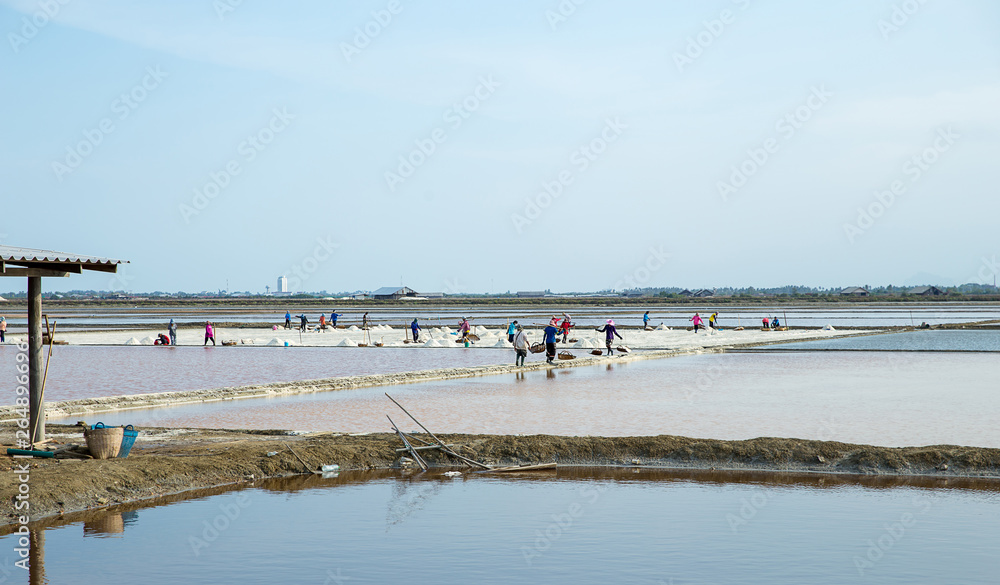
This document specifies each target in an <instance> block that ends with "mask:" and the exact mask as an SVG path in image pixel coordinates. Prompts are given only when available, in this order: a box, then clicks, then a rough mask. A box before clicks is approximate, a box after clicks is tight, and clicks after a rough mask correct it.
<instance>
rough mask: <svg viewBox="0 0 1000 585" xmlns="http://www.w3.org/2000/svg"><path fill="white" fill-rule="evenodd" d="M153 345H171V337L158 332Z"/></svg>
mask: <svg viewBox="0 0 1000 585" xmlns="http://www.w3.org/2000/svg"><path fill="white" fill-rule="evenodd" d="M153 345H170V338H169V337H167V336H166V335H164V334H162V333H157V334H156V339H155V340H154V341H153Z"/></svg>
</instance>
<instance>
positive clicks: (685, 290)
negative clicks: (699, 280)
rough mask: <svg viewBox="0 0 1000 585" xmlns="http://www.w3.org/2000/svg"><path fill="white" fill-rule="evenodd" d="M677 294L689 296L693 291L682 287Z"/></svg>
mask: <svg viewBox="0 0 1000 585" xmlns="http://www.w3.org/2000/svg"><path fill="white" fill-rule="evenodd" d="M677 294H679V295H681V296H682V297H689V296H691V295H693V294H694V293H693V292H691V291H689V290H688V289H684V290H682V291H681V292H679V293H677Z"/></svg>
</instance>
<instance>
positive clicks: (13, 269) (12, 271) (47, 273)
mask: <svg viewBox="0 0 1000 585" xmlns="http://www.w3.org/2000/svg"><path fill="white" fill-rule="evenodd" d="M70 274H72V273H71V272H65V271H63V270H46V269H44V268H21V267H20V266H11V265H10V264H8V265H7V266H6V267H5V269H4V271H3V272H2V273H0V276H20V277H25V276H27V277H28V278H41V277H43V276H44V277H46V278H48V277H56V278H62V277H64V276H69V275H70Z"/></svg>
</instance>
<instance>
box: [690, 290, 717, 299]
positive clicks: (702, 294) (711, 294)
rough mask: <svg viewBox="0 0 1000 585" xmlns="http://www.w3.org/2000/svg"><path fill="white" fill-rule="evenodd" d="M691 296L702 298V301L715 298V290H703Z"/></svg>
mask: <svg viewBox="0 0 1000 585" xmlns="http://www.w3.org/2000/svg"><path fill="white" fill-rule="evenodd" d="M691 296H693V297H697V298H701V299H704V298H706V297H714V296H715V291H714V290H708V289H707V288H703V289H701V290H696V291H694V292H693V293H691Z"/></svg>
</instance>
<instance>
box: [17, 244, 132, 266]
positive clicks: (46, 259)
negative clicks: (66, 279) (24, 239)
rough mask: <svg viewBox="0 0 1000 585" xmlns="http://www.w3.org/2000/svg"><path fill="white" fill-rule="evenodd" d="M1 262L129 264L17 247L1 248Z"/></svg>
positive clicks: (95, 257) (122, 261)
mask: <svg viewBox="0 0 1000 585" xmlns="http://www.w3.org/2000/svg"><path fill="white" fill-rule="evenodd" d="M0 261H3V262H11V263H18V262H37V263H41V264H48V263H51V264H103V265H112V264H128V260H115V259H114V258H101V257H98V256H81V255H80V254H67V253H66V252H55V251H52V250H36V249H34V248H18V247H16V246H0Z"/></svg>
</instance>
